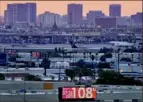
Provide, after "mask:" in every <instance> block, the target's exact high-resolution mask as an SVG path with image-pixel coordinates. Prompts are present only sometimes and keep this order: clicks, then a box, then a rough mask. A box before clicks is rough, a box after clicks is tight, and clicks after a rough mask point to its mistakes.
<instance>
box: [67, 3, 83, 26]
mask: <svg viewBox="0 0 143 102" xmlns="http://www.w3.org/2000/svg"><path fill="white" fill-rule="evenodd" d="M82 9H83V7H82V5H81V4H68V12H67V14H68V24H69V25H80V24H81V22H82Z"/></svg>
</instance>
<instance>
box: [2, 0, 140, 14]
mask: <svg viewBox="0 0 143 102" xmlns="http://www.w3.org/2000/svg"><path fill="white" fill-rule="evenodd" d="M26 2H36V3H37V14H40V13H43V12H45V11H51V12H54V13H59V14H66V13H67V4H70V3H80V4H83V15H84V16H85V15H86V13H87V12H88V11H89V10H102V11H103V12H104V13H105V14H106V15H108V14H109V4H121V6H122V16H130V15H131V14H135V13H136V12H142V1H40V0H39V1H1V0H0V15H2V16H3V15H4V10H6V8H7V4H11V3H26Z"/></svg>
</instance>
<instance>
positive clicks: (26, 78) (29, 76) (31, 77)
mask: <svg viewBox="0 0 143 102" xmlns="http://www.w3.org/2000/svg"><path fill="white" fill-rule="evenodd" d="M24 80H25V81H41V78H40V77H39V76H34V75H30V74H29V75H26V76H25V77H24Z"/></svg>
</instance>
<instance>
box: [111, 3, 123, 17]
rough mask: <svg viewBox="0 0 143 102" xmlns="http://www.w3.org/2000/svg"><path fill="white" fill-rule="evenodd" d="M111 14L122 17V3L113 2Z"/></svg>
mask: <svg viewBox="0 0 143 102" xmlns="http://www.w3.org/2000/svg"><path fill="white" fill-rule="evenodd" d="M109 16H111V17H120V16H121V5H120V4H111V5H110V6H109Z"/></svg>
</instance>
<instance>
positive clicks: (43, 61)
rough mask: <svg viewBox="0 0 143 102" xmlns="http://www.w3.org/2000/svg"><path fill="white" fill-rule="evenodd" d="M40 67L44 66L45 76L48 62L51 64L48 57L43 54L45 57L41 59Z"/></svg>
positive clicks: (48, 65) (48, 66)
mask: <svg viewBox="0 0 143 102" xmlns="http://www.w3.org/2000/svg"><path fill="white" fill-rule="evenodd" d="M41 64H42V67H44V73H43V74H44V75H45V76H46V73H47V69H48V68H50V64H51V61H50V60H49V58H47V57H46V56H45V58H44V59H43V60H42V63H41Z"/></svg>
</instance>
